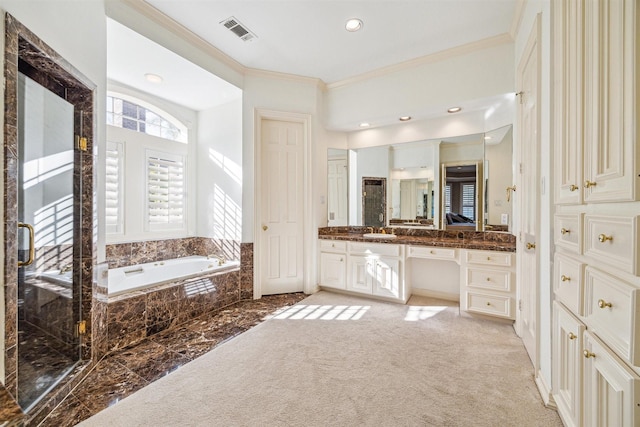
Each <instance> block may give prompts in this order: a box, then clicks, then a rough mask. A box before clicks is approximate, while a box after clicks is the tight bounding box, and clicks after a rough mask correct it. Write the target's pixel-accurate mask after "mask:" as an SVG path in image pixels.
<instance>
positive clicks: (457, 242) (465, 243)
mask: <svg viewBox="0 0 640 427" xmlns="http://www.w3.org/2000/svg"><path fill="white" fill-rule="evenodd" d="M374 231H375V232H376V233H377V232H379V231H380V229H379V228H375V229H374ZM384 231H385V232H386V233H388V234H395V235H396V236H398V237H397V238H395V239H392V240H388V239H370V238H364V237H363V234H365V233H369V232H371V227H360V226H346V227H322V228H319V229H318V238H320V239H329V240H349V241H356V242H375V243H393V244H402V245H422V246H435V247H449V248H461V249H480V250H490V251H505V252H515V251H516V236H514V235H513V234H510V233H492V232H482V231H457V230H427V229H417V228H404V227H403V228H400V227H384Z"/></svg>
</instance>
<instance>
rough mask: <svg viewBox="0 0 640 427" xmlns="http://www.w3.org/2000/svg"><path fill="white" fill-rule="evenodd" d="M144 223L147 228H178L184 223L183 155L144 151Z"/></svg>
mask: <svg viewBox="0 0 640 427" xmlns="http://www.w3.org/2000/svg"><path fill="white" fill-rule="evenodd" d="M147 221H148V225H149V227H150V228H156V229H157V228H180V227H182V226H183V225H184V221H185V165H184V158H183V157H182V156H176V155H171V154H167V153H159V152H150V151H148V152H147Z"/></svg>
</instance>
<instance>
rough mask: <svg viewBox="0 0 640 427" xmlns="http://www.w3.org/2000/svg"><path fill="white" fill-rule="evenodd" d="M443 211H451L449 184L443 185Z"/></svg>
mask: <svg viewBox="0 0 640 427" xmlns="http://www.w3.org/2000/svg"><path fill="white" fill-rule="evenodd" d="M444 213H446V214H448V213H451V185H445V187H444Z"/></svg>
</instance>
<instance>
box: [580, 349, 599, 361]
mask: <svg viewBox="0 0 640 427" xmlns="http://www.w3.org/2000/svg"><path fill="white" fill-rule="evenodd" d="M582 354H584V357H585V358H586V359H588V358H590V357H596V355H595V353H591V352H590V351H589V350H584V351H583V352H582Z"/></svg>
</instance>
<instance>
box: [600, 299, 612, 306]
mask: <svg viewBox="0 0 640 427" xmlns="http://www.w3.org/2000/svg"><path fill="white" fill-rule="evenodd" d="M598 307H600V308H611V307H613V305H612V304H611V303H610V302H606V301H605V300H603V299H599V300H598Z"/></svg>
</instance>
